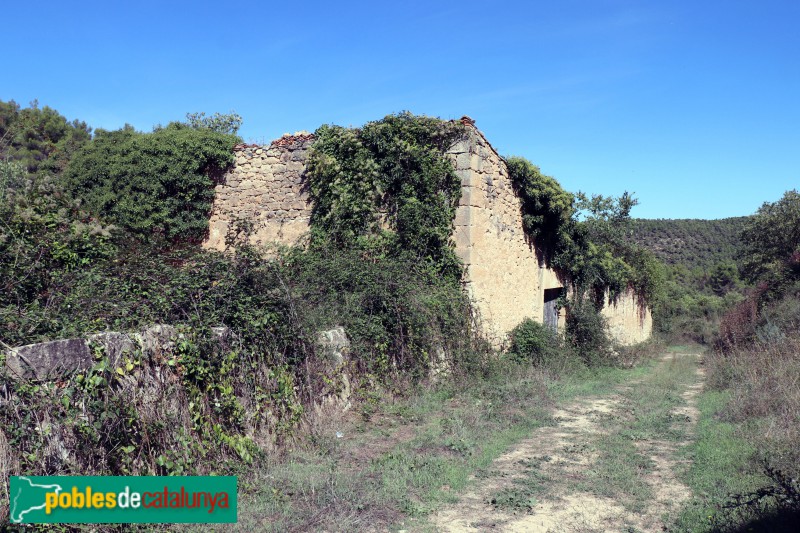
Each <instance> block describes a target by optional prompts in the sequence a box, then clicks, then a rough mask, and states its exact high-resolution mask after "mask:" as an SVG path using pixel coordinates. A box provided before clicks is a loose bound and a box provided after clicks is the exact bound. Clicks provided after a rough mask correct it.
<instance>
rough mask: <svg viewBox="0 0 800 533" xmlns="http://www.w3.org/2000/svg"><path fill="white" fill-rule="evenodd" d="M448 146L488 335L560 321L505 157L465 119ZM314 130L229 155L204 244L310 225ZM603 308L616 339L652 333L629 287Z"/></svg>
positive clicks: (553, 279)
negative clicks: (525, 323)
mask: <svg viewBox="0 0 800 533" xmlns="http://www.w3.org/2000/svg"><path fill="white" fill-rule="evenodd" d="M463 121H464V123H465V124H467V126H468V128H467V129H468V135H467V136H466V138H465V139H464V140H462V141H460V142H458V143H457V144H456V145H454V146H453V147H452V148H451V149H450V151H449V153H450V155H451V157H452V158H453V162H454V163H455V168H456V172H457V173H458V175H459V176H460V177H461V187H462V194H461V201H460V203H459V206H458V209H457V211H456V218H455V231H454V233H453V239H454V241H455V245H456V248H455V249H456V253H457V254H458V256H459V257H460V258H461V259H462V261H463V262H464V265H465V267H466V271H467V289H468V291H469V294H470V296H471V297H472V299H473V301H474V302H475V305H476V308H477V310H478V311H479V314H480V319H481V322H482V325H483V328H484V330H485V332H486V334H487V335H488V336H489V338H490V339H492V340H493V341H494V342H495V343H500V342H502V340H503V339H504V338H505V336H506V334H507V333H508V332H509V331H510V330H511V329H512V328H513V327H514V326H516V325H517V324H518V323H519V322H520V321H521V320H522V319H524V318H526V317H531V318H534V319H535V320H538V321H541V322H549V323H551V324H554V325H556V324H558V325H563V321H564V316H563V311H562V312H561V314H560V316H559V314H558V310H557V309H556V308H555V300H556V299H557V298H558V297H559V295H560V294H561V291H562V289H563V283H562V281H560V280H559V278H558V276H557V275H556V273H555V272H554V271H553V270H551V269H549V268H547V267H546V266H545V265H544V264H542V263H540V262H539V260H538V259H537V253H536V250H535V248H534V247H533V246H532V245H530V244H529V242H528V240H527V239H526V237H525V233H524V231H523V226H522V214H521V212H520V200H519V198H518V197H517V195H516V194H515V192H514V189H513V188H512V184H511V180H510V178H509V174H508V169H507V167H506V164H505V161H504V160H503V158H502V157H500V156H499V155H498V153H497V152H496V151H495V150H494V148H492V146H491V144H489V142H488V141H487V140H486V138H485V137H484V136H483V134H482V133H481V132H480V131H479V130H478V129H477V128H475V126H474V124H473V123H472V121H471V120H468V119H464V120H463ZM313 141H314V139H313V136H312V135H294V136H284V137H282V138H281V139H278V140H276V141H274V142H272V143H271V144H270V145H269V146H256V145H239V146H237V147H236V148H235V156H236V162H235V165H234V167H233V168H232V169H231V170H230V171H229V172H228V173H227V174H226V176H225V177H224V179H223V181H222V183H220V184H219V185H217V187H216V197H215V200H214V205H213V208H212V213H211V220H210V226H209V236H208V238H207V240H206V242H205V243H204V246H206V247H207V248H212V249H217V250H224V249H225V237H226V234H227V233H228V229H229V227H230V226H231V224H233V223H234V221H235V220H237V219H240V220H246V221H248V222H249V223H251V224H253V226H254V232H253V233H252V236H251V240H252V242H253V243H254V244H268V243H282V244H293V243H295V242H296V241H297V240H298V239H299V238H300V237H301V236H302V235H303V234H304V233H306V232H307V231H308V229H309V222H310V218H311V208H312V205H311V201H310V199H309V197H308V195H307V193H306V192H305V188H304V171H305V166H306V159H307V155H308V151H309V149H310V147H311V145H312V143H313ZM603 314H604V315H605V317H606V318H607V320H608V324H609V329H610V333H611V335H612V336H613V337H614V338H615V339H616V340H617V341H618V342H619V343H621V344H634V343H637V342H641V341H643V340H645V339H647V338H649V337H650V334H651V330H652V318H651V315H650V310H649V309H648V308H647V307H646V306H644V305H643V304H642V303H641V302H639V301H637V298H636V296H635V295H634V294H633V292H632V291H631V292H629V293H627V294H623V295H622V296H621V297H619V298H617V299H616V301H615V302H607V305H606V306H605V307H604V309H603Z"/></svg>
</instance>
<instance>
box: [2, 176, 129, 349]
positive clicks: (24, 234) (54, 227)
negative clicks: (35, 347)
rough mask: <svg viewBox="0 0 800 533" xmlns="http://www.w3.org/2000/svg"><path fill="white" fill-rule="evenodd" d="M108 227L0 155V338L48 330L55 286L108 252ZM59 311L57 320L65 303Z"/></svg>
mask: <svg viewBox="0 0 800 533" xmlns="http://www.w3.org/2000/svg"><path fill="white" fill-rule="evenodd" d="M111 229H112V228H109V227H105V226H103V225H101V224H100V223H98V222H97V221H95V220H94V219H92V218H90V217H89V216H88V215H87V214H86V213H84V212H82V211H81V210H80V209H78V207H77V204H76V203H75V202H72V201H70V200H68V199H67V198H66V196H65V195H63V194H62V193H61V191H60V190H59V189H58V187H57V186H56V185H55V184H54V183H53V180H52V179H50V178H48V177H40V176H36V175H31V174H28V173H27V172H25V171H24V169H23V167H22V165H21V164H19V163H15V162H7V161H0V329H2V333H0V338H3V339H5V340H6V342H16V341H17V340H23V339H31V338H36V337H37V333H39V332H40V331H47V330H49V329H50V326H51V322H50V321H51V320H53V318H54V317H52V316H49V312H52V311H55V309H53V308H54V307H57V306H55V305H53V303H54V302H53V297H54V294H53V292H54V288H56V287H59V286H61V285H62V284H63V283H64V282H65V280H66V279H68V278H70V277H71V276H73V275H75V274H76V273H77V272H80V271H82V270H83V269H86V268H88V267H90V266H91V265H93V264H94V263H95V262H98V261H104V260H107V259H108V258H110V257H112V256H113V254H114V253H115V251H116V249H115V247H114V245H113V244H112V242H111ZM56 291H57V289H56ZM59 311H61V312H63V313H64V317H63V318H60V319H59V320H69V317H70V316H71V313H70V309H69V308H66V309H63V310H59Z"/></svg>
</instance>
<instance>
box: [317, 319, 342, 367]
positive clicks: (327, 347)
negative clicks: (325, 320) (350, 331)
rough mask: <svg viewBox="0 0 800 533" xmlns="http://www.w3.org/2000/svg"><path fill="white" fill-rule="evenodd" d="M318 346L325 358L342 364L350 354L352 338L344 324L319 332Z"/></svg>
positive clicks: (336, 363) (336, 364) (337, 364)
mask: <svg viewBox="0 0 800 533" xmlns="http://www.w3.org/2000/svg"><path fill="white" fill-rule="evenodd" d="M317 347H318V348H319V349H320V352H321V353H322V357H323V359H325V360H328V361H330V362H331V363H333V364H334V366H339V365H341V364H342V363H343V362H344V361H345V359H346V358H347V356H348V355H349V354H350V339H348V338H347V333H346V332H345V330H344V328H343V327H342V326H337V327H335V328H333V329H329V330H326V331H320V332H318V333H317Z"/></svg>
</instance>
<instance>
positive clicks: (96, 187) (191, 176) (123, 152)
mask: <svg viewBox="0 0 800 533" xmlns="http://www.w3.org/2000/svg"><path fill="white" fill-rule="evenodd" d="M238 141H239V139H238V137H236V136H234V135H229V134H222V133H218V132H216V131H213V130H212V129H209V128H200V129H196V128H191V127H188V126H186V125H182V124H179V123H172V124H170V125H168V126H167V127H166V128H161V129H157V130H156V131H154V132H153V133H138V132H136V131H134V130H133V128H131V127H129V126H128V127H125V128H123V129H121V130H117V131H112V132H107V131H102V130H101V131H98V132H97V134H96V136H95V138H94V140H93V141H92V142H91V143H90V144H88V145H86V146H85V147H83V148H82V149H81V150H79V151H78V152H77V153H76V154H75V156H74V157H73V158H72V160H71V161H70V163H69V166H68V167H67V169H66V171H65V172H64V179H65V182H66V184H67V186H68V188H69V190H70V192H71V193H72V194H73V195H74V196H75V197H78V198H81V199H82V200H83V201H84V202H85V205H86V207H87V208H88V209H90V210H91V211H93V212H94V213H96V214H98V215H100V216H101V217H102V218H104V219H106V220H108V221H110V222H112V223H113V224H115V225H117V226H119V227H121V228H123V229H125V230H126V231H128V232H130V233H133V234H136V235H138V236H140V237H142V238H153V236H163V237H165V238H167V239H170V240H186V241H198V240H201V239H202V238H203V237H204V235H205V233H206V231H207V230H208V215H209V212H210V210H211V203H212V201H213V199H214V188H213V187H214V180H215V179H218V178H219V177H220V176H221V175H222V173H223V172H224V170H225V169H226V168H227V167H228V166H229V165H230V164H232V163H233V153H232V148H233V146H234V145H235V144H236V143H237V142H238Z"/></svg>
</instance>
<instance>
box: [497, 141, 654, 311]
mask: <svg viewBox="0 0 800 533" xmlns="http://www.w3.org/2000/svg"><path fill="white" fill-rule="evenodd" d="M507 164H508V171H509V177H510V178H511V181H512V183H513V184H514V187H515V190H516V192H517V194H518V195H519V196H520V200H521V203H522V206H521V211H522V221H523V227H524V229H525V233H526V235H527V237H528V238H529V239H531V241H532V242H533V243H535V245H536V247H537V249H538V250H539V251H540V252H541V253H542V255H543V257H541V258H540V259H542V260H543V261H544V262H545V263H546V264H547V265H548V266H551V267H554V268H555V269H556V270H557V271H558V272H559V273H560V274H561V275H563V276H564V277H565V278H567V279H568V280H569V281H570V282H571V283H572V285H573V288H574V289H576V291H577V292H579V293H581V294H587V293H589V294H591V296H592V298H594V299H595V301H596V302H597V303H600V302H601V301H602V300H603V299H604V297H605V294H606V293H609V295H610V296H611V297H612V298H614V297H616V296H617V295H619V294H621V293H623V292H625V291H626V290H627V289H628V288H633V289H634V290H635V291H636V293H637V295H638V296H639V298H640V299H641V300H642V303H643V304H645V305H650V306H653V305H655V303H656V301H657V300H658V298H659V297H661V295H662V290H663V277H664V275H663V271H662V268H661V266H660V265H659V263H658V261H657V260H656V259H655V258H654V257H653V256H652V254H650V253H649V252H648V251H647V250H644V249H643V248H641V247H639V246H636V245H634V244H631V243H629V242H627V240H626V235H627V233H628V231H629V223H630V211H631V209H632V208H633V207H634V206H635V205H636V204H637V203H638V201H637V200H636V199H635V198H634V197H633V196H631V195H630V194H628V193H627V192H626V193H624V194H623V195H622V196H620V197H619V198H613V197H610V196H608V197H606V196H600V195H593V196H591V197H588V196H587V195H585V194H584V193H581V192H579V193H577V195H572V194H571V193H569V192H567V191H565V190H563V189H562V188H561V186H560V185H559V184H558V182H557V181H556V180H555V179H553V178H551V177H549V176H544V175H543V174H542V173H541V171H540V170H539V168H538V167H536V166H535V165H533V164H532V163H531V162H530V161H528V160H526V159H524V158H521V157H509V158H507Z"/></svg>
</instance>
